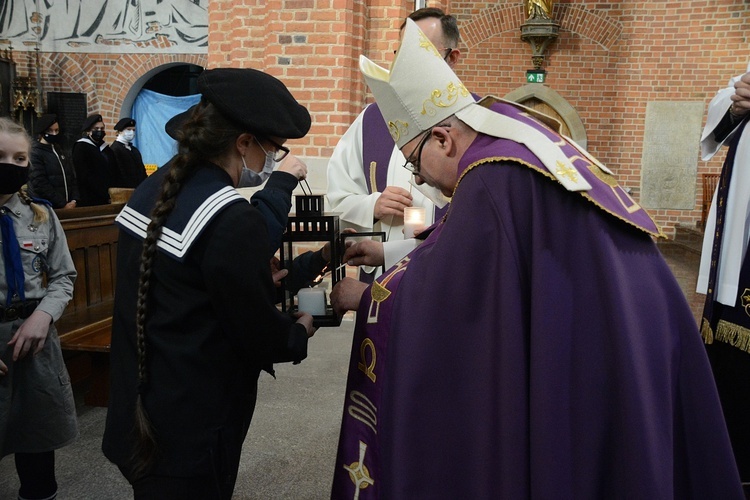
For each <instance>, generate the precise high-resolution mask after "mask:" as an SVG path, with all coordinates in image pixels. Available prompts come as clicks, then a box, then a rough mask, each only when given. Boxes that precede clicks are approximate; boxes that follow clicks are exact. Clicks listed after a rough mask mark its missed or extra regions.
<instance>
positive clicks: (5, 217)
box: [0, 207, 26, 306]
mask: <svg viewBox="0 0 750 500" xmlns="http://www.w3.org/2000/svg"><path fill="white" fill-rule="evenodd" d="M0 230H2V239H3V242H4V243H3V261H4V262H5V279H6V280H7V281H8V295H7V296H6V297H5V305H6V306H10V304H11V303H12V302H13V299H20V300H21V301H23V300H26V296H25V293H24V290H23V283H24V276H23V262H22V261H21V250H20V247H19V246H18V238H17V237H16V230H15V229H14V228H13V219H12V218H11V216H10V210H9V209H8V208H6V207H0Z"/></svg>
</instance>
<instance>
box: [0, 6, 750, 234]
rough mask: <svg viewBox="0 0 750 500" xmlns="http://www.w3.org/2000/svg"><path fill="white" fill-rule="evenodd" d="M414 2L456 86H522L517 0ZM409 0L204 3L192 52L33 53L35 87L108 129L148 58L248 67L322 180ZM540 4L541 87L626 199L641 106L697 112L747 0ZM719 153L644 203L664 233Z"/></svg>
mask: <svg viewBox="0 0 750 500" xmlns="http://www.w3.org/2000/svg"><path fill="white" fill-rule="evenodd" d="M427 4H428V6H438V7H441V8H444V9H445V10H446V11H447V12H449V13H451V14H453V15H455V16H456V17H457V19H458V22H459V27H460V28H461V29H462V35H463V40H462V44H461V46H460V48H461V50H462V53H463V58H462V61H461V63H460V64H459V66H458V67H457V73H458V75H459V77H461V78H462V79H463V81H464V83H465V84H466V86H467V87H468V88H469V89H470V90H472V91H473V92H476V93H478V94H480V95H485V94H494V95H498V96H503V95H506V94H508V93H510V92H512V91H513V90H515V89H518V88H520V87H522V86H523V85H525V84H526V80H525V72H526V70H527V69H530V68H531V67H532V64H531V48H530V47H529V45H528V44H527V43H525V42H523V41H521V40H520V25H521V24H522V23H523V22H524V12H523V2H521V1H520V0H496V1H492V2H489V1H470V0H463V1H458V0H454V1H450V0H443V1H441V2H429V1H428V2H427ZM413 6H414V2H413V1H404V0H397V1H395V2H394V1H393V0H267V1H263V2H260V1H240V2H238V1H236V0H211V2H210V4H209V7H208V26H209V29H208V32H209V34H208V48H207V51H206V52H205V53H201V54H179V53H171V52H167V53H153V54H144V53H120V54H116V53H111V54H106V53H104V54H103V53H96V54H94V53H45V52H42V53H41V54H40V59H41V60H42V64H41V76H42V85H43V87H44V89H45V91H54V92H84V93H86V94H87V96H88V103H89V112H100V113H101V114H102V115H103V116H104V118H105V122H106V123H107V124H108V126H109V127H111V125H112V124H114V123H115V122H116V121H117V119H118V118H119V116H120V115H121V114H123V113H124V112H126V111H124V110H122V109H121V106H122V103H123V101H124V99H125V96H126V95H127V94H128V92H129V91H130V90H131V89H130V87H131V86H132V85H133V84H134V83H135V82H136V81H138V79H139V78H140V77H141V76H142V75H144V74H145V73H146V72H148V71H150V70H152V69H153V68H157V67H158V66H159V65H160V64H168V63H172V62H185V63H189V64H198V65H201V66H204V67H208V68H211V67H218V66H235V67H252V68H257V69H262V70H264V71H267V72H269V73H271V74H273V75H274V76H277V77H278V78H280V79H282V80H283V81H284V82H285V83H286V84H287V85H288V86H289V88H290V90H291V91H292V93H293V94H294V95H295V96H297V98H298V99H299V100H300V102H302V103H303V104H305V105H306V106H308V108H309V109H310V111H311V113H312V115H313V127H312V129H311V131H310V134H309V135H308V136H307V137H305V138H303V139H299V140H295V141H291V144H292V147H293V150H294V151H295V153H297V154H298V156H301V157H303V158H306V159H310V160H311V162H312V164H314V165H315V167H314V171H313V172H311V174H312V175H317V176H323V177H324V175H325V160H326V159H327V158H328V157H329V156H330V154H331V152H332V151H333V148H334V147H335V145H336V142H337V141H338V138H339V137H340V136H341V135H342V134H343V133H344V131H345V130H346V128H347V127H348V125H349V124H350V123H351V121H352V120H353V119H354V118H355V117H356V116H357V114H358V113H359V111H360V110H361V109H362V107H363V106H364V105H365V104H366V103H367V102H368V101H370V100H371V96H370V95H369V93H368V92H367V90H366V88H365V85H364V83H363V81H362V78H361V77H360V75H359V71H358V63H357V61H358V57H359V55H360V54H363V53H364V54H365V55H367V56H368V57H370V58H371V59H373V60H374V61H375V62H377V63H379V64H384V65H387V64H389V63H390V61H391V60H392V58H393V50H394V49H395V48H396V47H397V45H398V26H399V25H400V24H401V21H402V20H403V18H404V17H405V16H406V15H407V14H408V13H409V12H410V11H411V10H412V9H413ZM554 13H555V16H554V17H555V19H556V20H557V21H558V22H559V23H560V25H561V29H560V33H559V37H558V39H557V40H556V41H555V42H554V43H553V44H552V45H551V46H550V47H549V49H548V50H547V54H546V56H547V57H546V60H545V69H546V70H547V79H546V82H545V85H547V86H549V87H550V88H552V89H554V90H555V91H556V92H557V93H559V94H560V95H561V96H562V97H563V98H564V99H565V100H566V101H567V102H568V103H570V105H572V106H573V107H574V108H575V110H576V112H577V113H578V115H579V116H580V118H581V120H582V121H583V124H584V126H585V128H586V134H587V137H588V148H589V150H591V152H592V153H594V154H595V155H596V156H597V157H598V158H600V159H601V160H602V161H603V162H604V163H605V164H607V165H608V166H609V167H610V168H612V169H613V170H614V172H615V174H616V175H617V176H618V178H619V179H620V180H621V183H622V184H624V185H625V187H627V188H629V189H630V190H631V193H632V195H633V196H634V198H636V199H638V197H639V189H640V185H641V159H642V155H643V143H644V133H645V113H646V107H647V105H648V103H649V102H656V101H690V102H696V101H700V102H702V103H703V104H704V110H705V107H707V105H708V102H709V101H710V100H711V98H712V97H713V95H714V94H715V92H716V91H717V90H718V89H720V88H722V87H724V86H725V85H726V84H727V82H728V80H729V78H730V77H732V76H734V75H737V74H740V73H742V72H744V71H745V69H746V67H747V63H748V60H750V50H749V49H750V41H749V40H748V38H747V33H750V3H748V2H747V1H746V0H714V1H697V0H696V1H657V2H654V1H629V0H623V1H619V2H612V1H588V0H587V1H573V0H570V1H568V0H561V1H557V2H555V6H554ZM0 39H2V36H0ZM0 48H3V46H2V42H1V40H0ZM28 54H31V53H30V52H21V51H17V52H15V58H16V60H17V62H18V72H19V74H22V75H23V74H26V73H27V72H28V71H29V62H28V59H29V57H28ZM415 76H416V75H415ZM246 98H252V96H247V97H246ZM108 137H109V138H111V137H112V132H111V130H110V135H109V136H108ZM695 155H696V157H697V156H698V144H696V145H695ZM722 159H723V154H721V155H718V158H715V159H714V160H712V161H710V162H703V161H698V176H697V178H696V185H695V187H696V189H695V191H696V195H695V198H696V199H695V201H696V203H695V208H694V209H693V210H672V209H655V210H652V213H653V214H654V215H655V217H656V219H657V220H658V222H659V223H661V224H662V225H664V226H665V227H666V230H667V232H668V233H670V232H671V230H672V228H673V226H674V225H675V224H677V223H684V224H695V223H696V222H697V221H698V220H699V218H700V208H699V207H700V203H701V201H702V200H701V199H700V198H701V196H702V192H701V189H700V188H701V186H700V185H699V183H700V177H701V174H702V173H718V172H719V171H720V169H721V163H722ZM318 184H319V185H320V183H318ZM322 185H323V186H324V181H323V184H322Z"/></svg>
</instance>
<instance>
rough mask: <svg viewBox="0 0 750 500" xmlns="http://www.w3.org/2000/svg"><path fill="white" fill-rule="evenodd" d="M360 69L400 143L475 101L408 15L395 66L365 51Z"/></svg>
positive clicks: (396, 140)
mask: <svg viewBox="0 0 750 500" xmlns="http://www.w3.org/2000/svg"><path fill="white" fill-rule="evenodd" d="M359 69H360V71H362V74H363V75H364V77H365V81H366V82H367V85H368V86H369V87H370V90H371V91H372V93H373V95H374V96H375V100H376V101H377V103H378V107H379V108H380V111H381V112H382V113H383V117H384V118H385V122H386V123H387V124H388V129H389V130H390V132H391V136H392V137H393V140H394V141H395V142H396V145H397V146H398V147H399V148H401V147H402V146H403V145H404V144H406V143H407V142H409V141H410V140H412V139H414V138H415V137H416V136H417V135H419V133H420V132H423V131H425V130H427V129H429V128H430V127H432V126H434V125H437V124H438V123H440V122H441V121H442V120H444V119H446V118H448V117H449V116H451V115H453V114H455V113H456V112H457V111H459V110H461V109H463V108H465V107H466V106H468V105H470V104H474V98H473V97H472V96H471V94H470V93H469V91H468V90H466V87H464V84H463V83H461V80H459V79H458V77H457V76H456V74H455V73H454V72H453V70H452V69H451V68H450V66H448V63H446V62H445V61H444V60H443V55H442V54H441V53H440V52H439V51H438V50H437V49H436V48H435V46H434V45H433V44H432V42H430V40H429V39H428V38H427V37H426V36H425V34H424V33H422V30H420V29H419V27H418V26H417V25H416V24H415V23H414V21H412V20H411V19H407V20H406V26H405V27H404V32H403V36H402V37H401V45H400V46H399V48H398V51H397V52H396V57H395V59H394V60H393V64H392V65H391V71H388V70H387V69H385V68H382V67H380V66H378V65H377V64H375V63H374V62H372V61H371V60H369V59H368V58H366V57H365V56H359Z"/></svg>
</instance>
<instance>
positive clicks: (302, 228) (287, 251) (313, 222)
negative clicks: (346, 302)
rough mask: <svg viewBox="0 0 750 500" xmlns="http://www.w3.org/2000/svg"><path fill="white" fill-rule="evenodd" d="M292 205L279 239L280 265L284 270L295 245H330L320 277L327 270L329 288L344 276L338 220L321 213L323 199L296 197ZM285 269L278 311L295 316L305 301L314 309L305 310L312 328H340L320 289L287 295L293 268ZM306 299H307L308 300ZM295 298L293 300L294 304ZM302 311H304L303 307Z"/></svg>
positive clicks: (339, 319) (292, 254)
mask: <svg viewBox="0 0 750 500" xmlns="http://www.w3.org/2000/svg"><path fill="white" fill-rule="evenodd" d="M295 204H296V215H293V216H290V217H289V219H288V221H287V227H286V232H285V233H284V237H283V238H282V244H281V250H280V254H281V262H282V265H285V266H286V263H287V262H288V261H291V259H292V258H293V257H294V252H293V247H294V244H295V243H299V242H315V241H317V242H322V243H323V244H325V243H329V244H330V245H331V262H330V263H329V264H328V266H327V267H326V269H324V272H323V273H322V274H324V273H325V272H326V271H327V270H330V271H331V286H333V285H335V284H336V283H338V282H339V280H341V278H343V277H344V273H345V271H344V268H343V266H342V265H341V256H342V253H343V251H342V248H341V246H340V245H341V240H340V239H339V217H338V215H335V214H324V213H323V206H324V197H323V195H312V194H311V195H304V196H301V195H298V196H296V197H295ZM287 268H288V270H289V274H288V275H287V277H286V278H285V279H283V280H282V282H281V286H282V289H283V292H284V299H283V300H282V301H281V310H282V311H284V312H286V311H289V312H297V311H298V310H299V306H300V305H301V302H302V300H303V299H304V300H309V301H310V302H311V303H313V305H314V308H313V309H312V310H311V309H308V312H311V314H313V319H314V321H313V324H314V326H316V327H321V326H339V325H340V324H341V317H340V316H338V315H337V314H336V313H335V312H334V311H333V308H332V307H331V305H330V301H329V300H328V298H327V297H326V294H325V292H324V291H323V289H322V288H318V287H314V288H310V289H304V288H303V289H301V290H300V291H299V292H298V293H297V294H295V295H292V294H291V293H289V290H288V289H287V282H288V281H289V280H293V278H294V276H293V273H294V268H293V266H287ZM322 274H321V276H320V277H319V278H320V279H322ZM308 290H309V291H308ZM313 291H314V293H313ZM308 296H310V297H309V298H308ZM321 296H322V297H321ZM295 298H297V300H296V301H295ZM321 300H322V302H321ZM302 309H306V307H303V308H302Z"/></svg>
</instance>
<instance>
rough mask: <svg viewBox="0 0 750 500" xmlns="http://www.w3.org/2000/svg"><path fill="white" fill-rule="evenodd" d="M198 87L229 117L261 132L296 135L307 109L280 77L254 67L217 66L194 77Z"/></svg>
mask: <svg viewBox="0 0 750 500" xmlns="http://www.w3.org/2000/svg"><path fill="white" fill-rule="evenodd" d="M198 90H199V91H200V92H201V94H203V97H204V98H206V99H207V100H208V101H209V102H210V103H211V104H213V105H214V106H215V107H216V108H217V109H218V110H219V112H220V113H221V114H222V115H223V116H224V117H225V118H226V119H227V120H229V121H231V122H232V123H234V124H235V125H237V126H239V127H240V128H242V129H244V130H245V131H247V132H252V133H255V134H258V135H262V136H273V137H279V138H282V139H298V138H300V137H304V135H305V134H307V132H308V131H309V130H310V124H311V120H310V113H308V112H307V108H305V107H304V106H303V105H301V104H300V103H298V102H297V100H296V99H295V98H294V96H292V94H291V92H289V89H287V88H286V85H284V84H283V83H282V82H281V81H280V80H278V79H277V78H274V77H273V76H271V75H269V74H266V73H263V72H262V71H258V70H256V69H251V68H247V69H240V68H217V69H209V70H206V71H204V72H203V73H201V74H200V76H199V77H198Z"/></svg>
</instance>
